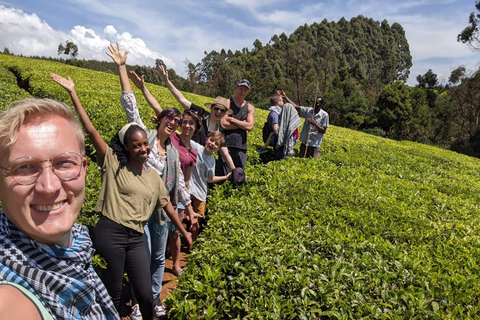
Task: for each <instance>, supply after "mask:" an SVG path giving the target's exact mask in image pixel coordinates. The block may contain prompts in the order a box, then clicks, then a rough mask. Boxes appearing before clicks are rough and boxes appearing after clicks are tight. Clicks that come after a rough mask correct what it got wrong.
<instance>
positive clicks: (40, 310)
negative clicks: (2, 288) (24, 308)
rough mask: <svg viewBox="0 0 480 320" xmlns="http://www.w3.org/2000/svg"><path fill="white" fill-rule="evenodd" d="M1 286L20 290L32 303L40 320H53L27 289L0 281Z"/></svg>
mask: <svg viewBox="0 0 480 320" xmlns="http://www.w3.org/2000/svg"><path fill="white" fill-rule="evenodd" d="M2 284H5V285H9V286H12V287H15V288H17V289H18V290H20V292H22V293H23V295H24V296H25V297H27V298H28V299H29V300H30V301H32V303H33V305H34V306H35V307H36V308H37V311H38V313H39V314H40V317H41V318H42V320H54V319H53V317H52V316H51V315H50V313H49V312H48V311H47V309H45V307H44V306H43V304H42V302H41V301H40V300H39V299H38V298H37V297H36V296H35V295H34V294H33V293H31V292H30V291H28V289H27V288H24V287H22V286H21V285H19V284H17V283H14V282H9V281H0V285H2Z"/></svg>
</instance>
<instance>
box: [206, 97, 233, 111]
mask: <svg viewBox="0 0 480 320" xmlns="http://www.w3.org/2000/svg"><path fill="white" fill-rule="evenodd" d="M213 106H219V107H223V108H225V109H227V114H233V110H232V109H230V100H229V99H227V98H224V97H220V96H218V97H216V98H215V100H213V102H212V103H205V107H207V108H209V109H210V110H211V109H212V107H213Z"/></svg>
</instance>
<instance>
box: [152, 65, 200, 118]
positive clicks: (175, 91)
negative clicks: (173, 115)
mask: <svg viewBox="0 0 480 320" xmlns="http://www.w3.org/2000/svg"><path fill="white" fill-rule="evenodd" d="M158 71H160V80H162V81H163V83H165V85H166V86H167V88H168V90H170V92H171V93H172V94H173V96H174V97H175V99H177V101H178V102H179V103H180V104H181V105H182V107H183V108H184V109H190V106H191V105H192V102H190V101H188V100H187V99H186V98H185V96H184V95H183V94H182V93H181V92H180V91H179V90H178V89H177V88H176V87H175V86H174V85H173V83H172V82H171V81H170V79H168V70H166V69H165V68H164V67H163V66H158Z"/></svg>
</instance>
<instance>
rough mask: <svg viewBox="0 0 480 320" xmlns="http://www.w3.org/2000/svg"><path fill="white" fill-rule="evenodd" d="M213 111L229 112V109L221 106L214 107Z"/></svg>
mask: <svg viewBox="0 0 480 320" xmlns="http://www.w3.org/2000/svg"><path fill="white" fill-rule="evenodd" d="M213 111H220V112H227V109H223V108H219V107H213Z"/></svg>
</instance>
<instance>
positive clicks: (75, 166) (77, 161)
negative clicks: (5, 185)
mask: <svg viewBox="0 0 480 320" xmlns="http://www.w3.org/2000/svg"><path fill="white" fill-rule="evenodd" d="M44 162H50V165H49V166H43V167H42V163H44ZM82 163H83V160H82V156H81V155H79V154H78V153H75V152H65V153H60V154H59V155H58V156H56V157H55V158H54V159H53V160H49V159H47V160H38V159H36V158H32V157H25V158H18V159H15V160H13V162H12V163H11V164H10V168H9V169H8V168H4V167H1V166H0V168H1V169H4V170H5V171H6V174H7V175H10V176H12V178H13V180H15V182H17V183H18V184H21V185H23V186H28V185H31V184H34V183H35V182H37V180H38V177H40V173H41V172H42V171H43V169H45V168H48V167H51V168H52V171H53V173H54V174H55V175H56V176H57V177H58V178H59V179H60V180H62V181H70V180H73V179H75V178H77V177H78V176H79V175H80V172H81V169H82Z"/></svg>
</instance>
